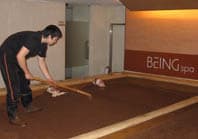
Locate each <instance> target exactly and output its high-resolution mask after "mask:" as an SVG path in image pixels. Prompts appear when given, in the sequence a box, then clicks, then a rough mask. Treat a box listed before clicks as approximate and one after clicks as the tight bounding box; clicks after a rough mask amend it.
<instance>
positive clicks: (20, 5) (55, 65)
mask: <svg viewBox="0 0 198 139" xmlns="http://www.w3.org/2000/svg"><path fill="white" fill-rule="evenodd" d="M0 9H1V12H0V19H1V22H0V26H1V32H0V43H2V42H3V41H4V39H6V38H7V36H8V35H10V34H12V33H15V32H18V31H23V30H41V29H43V28H44V27H45V26H47V25H49V24H56V25H58V23H59V21H63V22H65V4H64V3H61V2H35V1H34V2H33V1H31V0H29V1H28V0H1V2H0ZM59 27H60V29H61V30H62V32H63V38H62V39H61V40H60V41H59V42H58V44H57V45H56V46H54V47H50V48H49V49H48V54H47V62H48V65H49V69H50V71H51V73H52V75H53V76H54V77H55V79H57V80H62V79H64V77H65V68H64V67H65V26H59ZM28 65H29V67H30V70H31V71H32V73H33V74H35V75H36V76H42V74H41V72H40V70H39V68H38V66H37V60H36V58H33V59H31V60H29V61H28ZM2 87H4V83H3V81H2V77H1V76H0V88H2Z"/></svg>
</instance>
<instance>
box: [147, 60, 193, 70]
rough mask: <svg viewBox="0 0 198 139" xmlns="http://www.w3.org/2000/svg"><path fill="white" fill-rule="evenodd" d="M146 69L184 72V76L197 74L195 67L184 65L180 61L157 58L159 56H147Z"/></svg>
mask: <svg viewBox="0 0 198 139" xmlns="http://www.w3.org/2000/svg"><path fill="white" fill-rule="evenodd" d="M146 68H148V69H159V70H170V71H175V72H182V73H184V74H186V73H194V72H196V70H195V67H193V66H187V65H182V64H181V61H180V59H177V58H164V57H157V56H147V58H146Z"/></svg>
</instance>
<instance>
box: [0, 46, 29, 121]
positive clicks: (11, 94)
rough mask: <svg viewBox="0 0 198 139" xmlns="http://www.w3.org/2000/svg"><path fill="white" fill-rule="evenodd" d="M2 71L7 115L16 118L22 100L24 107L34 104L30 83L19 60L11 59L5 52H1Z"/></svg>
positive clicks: (0, 63) (0, 65)
mask: <svg viewBox="0 0 198 139" xmlns="http://www.w3.org/2000/svg"><path fill="white" fill-rule="evenodd" d="M0 51H1V49H0ZM0 69H1V74H2V77H3V80H4V82H5V85H6V89H7V97H6V106H7V114H8V117H9V118H15V116H16V113H17V104H18V103H19V101H20V100H21V103H22V104H23V106H24V107H27V106H28V105H29V104H30V103H31V102H32V90H31V88H30V87H29V85H30V81H29V80H27V79H26V78H25V74H24V72H23V70H22V69H21V68H20V67H19V65H18V63H17V60H13V59H9V56H7V55H6V53H3V52H0Z"/></svg>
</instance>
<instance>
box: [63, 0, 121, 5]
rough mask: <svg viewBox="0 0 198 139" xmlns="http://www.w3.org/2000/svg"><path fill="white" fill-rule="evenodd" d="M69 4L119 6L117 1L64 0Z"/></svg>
mask: <svg viewBox="0 0 198 139" xmlns="http://www.w3.org/2000/svg"><path fill="white" fill-rule="evenodd" d="M65 1H66V2H67V3H71V4H88V5H91V4H98V5H121V4H122V3H121V2H120V1H119V0H65Z"/></svg>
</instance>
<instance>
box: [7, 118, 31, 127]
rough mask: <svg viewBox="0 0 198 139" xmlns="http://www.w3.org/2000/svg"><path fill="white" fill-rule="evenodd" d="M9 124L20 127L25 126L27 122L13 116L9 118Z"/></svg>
mask: <svg viewBox="0 0 198 139" xmlns="http://www.w3.org/2000/svg"><path fill="white" fill-rule="evenodd" d="M9 122H10V124H12V125H16V126H20V127H26V126H27V123H26V122H24V121H23V120H21V119H20V118H19V117H18V116H15V118H11V119H10V120H9Z"/></svg>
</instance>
